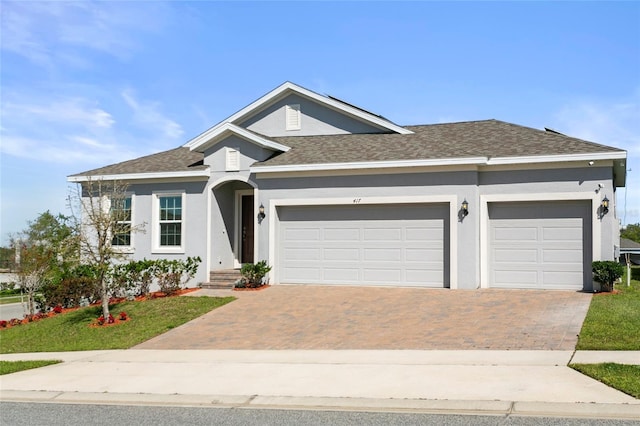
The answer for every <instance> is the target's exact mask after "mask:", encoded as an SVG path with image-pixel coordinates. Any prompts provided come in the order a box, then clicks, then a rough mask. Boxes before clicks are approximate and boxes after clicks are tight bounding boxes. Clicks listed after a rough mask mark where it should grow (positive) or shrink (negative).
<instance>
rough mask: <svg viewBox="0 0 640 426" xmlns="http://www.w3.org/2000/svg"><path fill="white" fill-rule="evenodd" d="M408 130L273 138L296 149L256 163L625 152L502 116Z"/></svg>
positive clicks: (412, 127)
mask: <svg viewBox="0 0 640 426" xmlns="http://www.w3.org/2000/svg"><path fill="white" fill-rule="evenodd" d="M405 128H406V129H409V130H411V131H412V132H414V133H413V134H409V135H399V134H392V133H384V134H350V135H331V136H301V137H280V138H273V139H274V140H276V141H277V142H278V143H281V144H283V145H287V146H289V147H291V150H290V151H288V152H286V153H282V154H280V155H278V156H276V157H273V158H271V159H269V160H267V161H264V162H262V163H256V164H254V166H255V167H261V166H282V165H295V164H326V163H350V162H370V161H399V160H427V159H450V158H466V157H488V158H493V157H526V156H547V155H569V154H589V153H594V154H595V153H603V152H623V151H622V150H620V149H617V148H613V147H609V146H605V145H600V144H596V143H593V142H588V141H584V140H581V139H577V138H572V137H569V136H564V135H562V134H559V133H557V132H547V131H542V130H537V129H532V128H530V127H524V126H519V125H516V124H511V123H506V122H504V121H498V120H484V121H468V122H460V123H447V124H432V125H424V126H405Z"/></svg>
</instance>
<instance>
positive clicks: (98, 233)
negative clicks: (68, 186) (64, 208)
mask: <svg viewBox="0 0 640 426" xmlns="http://www.w3.org/2000/svg"><path fill="white" fill-rule="evenodd" d="M126 191H127V185H126V183H124V182H120V181H106V180H102V179H91V178H89V179H88V180H87V181H86V182H83V183H82V184H81V185H79V186H78V187H76V189H75V191H72V193H71V194H70V196H69V199H68V201H69V208H70V210H71V216H72V217H73V219H74V221H75V223H76V226H77V227H78V229H79V230H80V232H79V238H78V240H79V244H80V255H81V258H82V261H83V262H88V263H89V264H91V265H92V266H93V267H94V268H95V270H96V281H97V284H98V287H99V289H100V296H101V300H102V315H103V316H104V317H105V318H107V317H108V316H109V298H110V290H111V289H110V286H109V282H110V280H109V270H110V269H111V268H112V266H113V264H115V263H117V262H119V261H122V260H124V259H126V258H127V257H128V256H127V254H126V253H124V252H123V251H122V250H119V249H118V248H117V247H114V246H113V240H114V239H118V238H120V236H122V235H123V234H127V233H133V232H139V231H142V230H143V229H144V224H140V225H137V226H134V225H133V224H131V223H130V210H128V209H127V208H126V205H127V198H128V195H127V192H126Z"/></svg>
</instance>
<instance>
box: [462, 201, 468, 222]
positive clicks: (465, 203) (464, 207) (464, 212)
mask: <svg viewBox="0 0 640 426" xmlns="http://www.w3.org/2000/svg"><path fill="white" fill-rule="evenodd" d="M468 214H469V202H468V201H467V199H466V198H465V199H464V201H463V202H462V216H463V217H466V216H467V215H468Z"/></svg>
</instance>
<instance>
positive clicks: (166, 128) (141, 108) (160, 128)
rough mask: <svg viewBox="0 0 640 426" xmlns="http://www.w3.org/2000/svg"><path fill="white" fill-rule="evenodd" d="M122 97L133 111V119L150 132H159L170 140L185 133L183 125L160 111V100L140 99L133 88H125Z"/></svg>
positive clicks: (162, 136) (178, 137)
mask: <svg viewBox="0 0 640 426" xmlns="http://www.w3.org/2000/svg"><path fill="white" fill-rule="evenodd" d="M121 96H122V99H124V101H125V103H126V104H127V105H128V106H129V108H131V110H132V111H133V120H134V122H135V123H136V124H137V125H138V126H142V127H143V128H146V130H147V131H148V132H150V133H159V135H160V137H161V138H163V139H168V140H178V139H180V138H181V137H182V135H183V134H184V131H183V130H182V126H180V124H178V123H176V122H175V121H173V120H171V119H170V118H168V117H166V116H165V115H164V114H162V113H161V112H160V107H161V106H160V104H159V103H158V102H146V101H139V100H137V99H136V98H135V95H134V93H133V91H132V90H131V89H126V90H123V91H122V93H121Z"/></svg>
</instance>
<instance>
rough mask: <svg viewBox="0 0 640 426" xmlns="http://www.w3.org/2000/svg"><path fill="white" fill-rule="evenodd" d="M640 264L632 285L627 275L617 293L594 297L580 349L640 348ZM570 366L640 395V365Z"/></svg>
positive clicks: (581, 335)
mask: <svg viewBox="0 0 640 426" xmlns="http://www.w3.org/2000/svg"><path fill="white" fill-rule="evenodd" d="M639 272H640V268H635V269H634V270H632V275H631V277H632V280H631V286H630V287H627V285H626V283H627V280H626V277H623V279H622V284H618V285H616V290H617V291H618V292H617V293H615V294H613V293H601V294H597V295H594V296H593V298H592V299H591V305H590V306H589V312H588V313H587V317H586V318H585V320H584V323H583V324H582V330H581V331H580V336H579V338H578V345H577V346H576V349H578V350H595V351H598V350H602V351H616V350H624V351H638V350H640V280H639V279H638V278H640V277H639V275H640V274H639ZM570 367H572V368H574V369H576V370H577V371H579V372H581V373H583V374H586V375H588V376H590V377H593V378H594V379H596V380H598V381H600V382H602V383H605V384H606V385H609V386H611V387H613V388H616V389H618V390H620V391H622V392H625V393H627V394H629V395H632V396H634V397H635V398H640V366H638V365H623V364H613V363H605V364H570Z"/></svg>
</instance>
